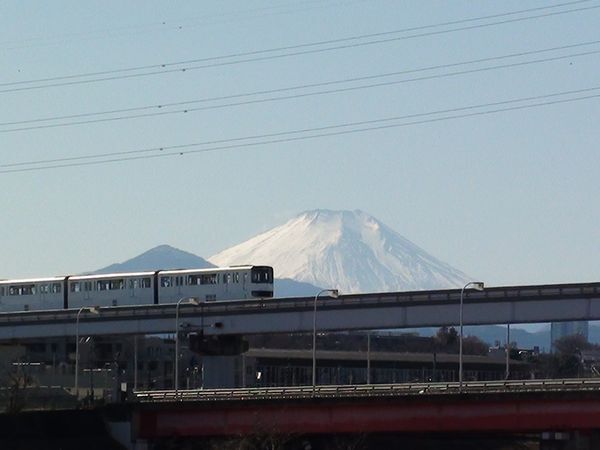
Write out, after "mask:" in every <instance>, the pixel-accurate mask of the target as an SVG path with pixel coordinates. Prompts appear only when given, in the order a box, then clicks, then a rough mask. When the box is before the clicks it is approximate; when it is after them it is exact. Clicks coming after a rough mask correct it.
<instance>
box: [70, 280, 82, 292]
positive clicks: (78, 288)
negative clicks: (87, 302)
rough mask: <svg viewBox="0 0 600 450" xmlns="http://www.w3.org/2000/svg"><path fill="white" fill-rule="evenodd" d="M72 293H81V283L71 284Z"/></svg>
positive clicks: (74, 282)
mask: <svg viewBox="0 0 600 450" xmlns="http://www.w3.org/2000/svg"><path fill="white" fill-rule="evenodd" d="M71 292H81V283H80V282H79V281H73V282H71Z"/></svg>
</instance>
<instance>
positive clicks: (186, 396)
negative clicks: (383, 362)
mask: <svg viewBox="0 0 600 450" xmlns="http://www.w3.org/2000/svg"><path fill="white" fill-rule="evenodd" d="M596 390H597V391H600V378H598V379H597V378H575V379H549V380H509V381H503V380H499V381H473V382H467V383H463V386H462V389H461V388H460V384H459V383H457V382H452V383H401V384H368V385H365V384H362V385H327V386H316V387H315V388H314V389H313V387H312V386H286V387H269V388H245V389H239V388H235V389H193V390H179V391H178V392H177V393H176V392H175V391H174V390H161V391H137V392H134V394H135V398H136V400H137V401H139V402H146V403H148V402H180V401H194V402H198V401H207V402H209V401H210V402H212V401H231V400H273V399H300V398H353V397H393V396H403V395H423V394H427V395H436V394H437V395H450V394H455V395H458V394H465V393H486V394H492V393H494V394H497V393H509V392H510V393H513V392H536V391H537V392H539V391H596Z"/></svg>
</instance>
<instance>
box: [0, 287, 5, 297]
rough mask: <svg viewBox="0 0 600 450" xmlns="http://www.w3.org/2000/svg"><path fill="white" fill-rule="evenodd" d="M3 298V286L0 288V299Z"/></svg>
mask: <svg viewBox="0 0 600 450" xmlns="http://www.w3.org/2000/svg"><path fill="white" fill-rule="evenodd" d="M3 296H4V286H2V287H0V297H3Z"/></svg>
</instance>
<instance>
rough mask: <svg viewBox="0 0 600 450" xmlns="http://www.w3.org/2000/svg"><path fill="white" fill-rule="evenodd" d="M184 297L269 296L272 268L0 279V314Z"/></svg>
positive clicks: (142, 302)
mask: <svg viewBox="0 0 600 450" xmlns="http://www.w3.org/2000/svg"><path fill="white" fill-rule="evenodd" d="M185 297H195V298H198V299H199V300H200V301H207V302H210V301H214V300H238V299H251V298H268V297H273V268H272V267H269V266H234V267H223V268H214V269H185V270H158V271H154V272H136V273H112V274H103V275H71V276H65V277H51V278H37V279H28V280H0V313H1V312H11V311H38V310H46V309H69V308H71V309H78V308H81V307H84V306H129V305H151V304H159V303H176V302H177V301H178V300H180V299H182V298H185Z"/></svg>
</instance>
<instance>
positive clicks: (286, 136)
mask: <svg viewBox="0 0 600 450" xmlns="http://www.w3.org/2000/svg"><path fill="white" fill-rule="evenodd" d="M598 90H600V86H595V87H590V88H586V89H578V90H572V91H563V92H556V93H551V94H544V95H538V96H532V97H521V98H517V99H511V100H503V101H498V102H491V103H483V104H478V105H469V106H463V107H458V108H451V109H443V110H437V111H430V112H425V113H416V114H409V115H404V116H395V117H387V118H383V119H372V120H364V121H359V122H347V123H342V124H336V125H327V126H322V127H314V128H304V129H297V130H291V131H282V132H277V133H269V134H260V135H253V136H244V137H238V138H231V139H220V140H211V141H203V142H194V143H187V144H179V145H171V146H164V147H153V148H146V149H137V150H129V151H121V152H110V153H99V154H94V155H84V156H75V157H67V158H55V159H46V160H37V161H27V162H20V163H11V164H2V165H0V168H5V169H4V170H0V174H5V173H18V172H30V171H38V170H49V169H57V168H65V167H75V166H88V165H98V164H107V163H114V162H125V161H133V160H141V159H153V158H164V157H172V156H183V155H186V154H196V153H205V152H212V151H219V150H228V149H235V148H245V147H254V146H258V145H267V144H275V143H284V142H293V141H300V140H307V139H316V138H323V137H330V136H339V135H345V134H352V133H362V132H367V131H375V130H383V129H388V128H397V127H405V126H412V125H419V124H425V123H434V122H440V121H445V120H453V119H460V118H467V117H476V116H482V115H489V114H496V113H500V112H508V111H516V110H523V109H531V108H537V107H542V106H549V105H556V104H564V103H572V102H577V101H583V100H589V99H595V98H600V94H589V95H580V96H579V97H572V98H566V99H556V100H549V101H544V102H538V103H529V104H524V105H514V106H504V105H511V104H514V103H523V102H531V101H536V100H538V101H539V100H543V99H549V98H555V97H561V96H566V95H575V94H584V93H588V92H593V91H598ZM490 107H495V108H496V109H491V110H487V111H475V112H465V111H470V110H475V109H481V108H490ZM452 113H454V115H448V114H452ZM456 113H459V114H456ZM444 114H445V116H442V117H433V118H427V117H428V116H435V115H444ZM423 117H425V119H423ZM414 119H416V120H414ZM401 120H411V121H409V122H401V123H389V122H397V121H401ZM351 127H362V128H351ZM348 128H351V129H348ZM332 130H335V131H332ZM307 133H315V134H308V135H307ZM259 139H267V140H262V141H260V140H259ZM251 140H259V141H257V142H244V141H251ZM223 144H226V145H223ZM207 145H212V147H207V148H202V149H197V150H186V149H189V148H194V147H202V146H207ZM99 158H104V159H101V160H98V159H99ZM93 159H96V160H95V161H90V160H93ZM26 166H34V167H26Z"/></svg>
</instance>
